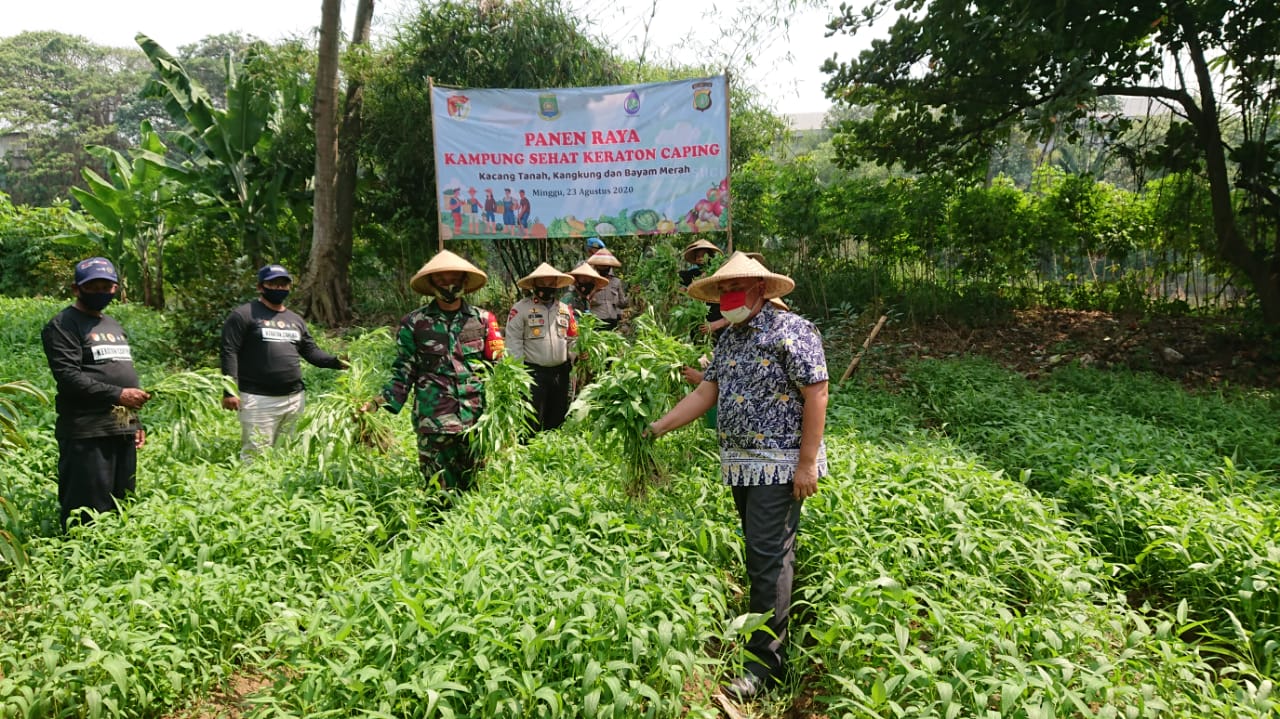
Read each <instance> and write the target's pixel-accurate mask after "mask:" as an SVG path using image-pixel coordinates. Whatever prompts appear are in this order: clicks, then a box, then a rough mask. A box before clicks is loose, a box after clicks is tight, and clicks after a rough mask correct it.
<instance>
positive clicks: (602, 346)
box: [573, 314, 627, 387]
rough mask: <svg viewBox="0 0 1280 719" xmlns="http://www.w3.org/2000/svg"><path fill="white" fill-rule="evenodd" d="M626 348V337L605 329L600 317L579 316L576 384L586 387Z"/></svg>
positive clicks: (575, 349)
mask: <svg viewBox="0 0 1280 719" xmlns="http://www.w3.org/2000/svg"><path fill="white" fill-rule="evenodd" d="M626 350H627V341H626V339H625V338H624V337H623V336H622V335H620V334H618V333H617V332H614V331H612V330H607V329H604V328H603V327H602V326H601V323H600V318H598V317H596V316H595V315H589V314H584V315H582V316H581V317H579V318H578V341H577V343H576V344H575V345H574V351H575V352H577V353H578V356H579V359H578V360H577V361H576V362H574V364H573V374H574V380H575V383H576V385H577V386H578V387H585V386H586V385H587V384H589V383H590V382H591V380H592V379H593V378H595V377H598V376H599V375H601V374H602V373H603V372H604V371H605V370H606V369H608V367H609V365H610V364H612V363H613V362H614V360H616V359H617V358H619V357H621V356H622V354H623V353H624V352H626Z"/></svg>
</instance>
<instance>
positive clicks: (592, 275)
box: [569, 262, 609, 290]
mask: <svg viewBox="0 0 1280 719" xmlns="http://www.w3.org/2000/svg"><path fill="white" fill-rule="evenodd" d="M569 274H570V275H573V277H574V278H575V279H576V278H580V277H586V278H587V279H589V280H591V281H592V282H594V283H595V285H596V289H597V290H603V289H604V288H606V287H608V286H609V278H607V277H601V276H600V273H599V272H596V268H594V267H592V266H591V263H589V262H583V263H582V264H580V265H578V266H577V267H575V268H573V269H572V270H569Z"/></svg>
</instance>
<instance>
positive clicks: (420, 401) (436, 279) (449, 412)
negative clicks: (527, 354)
mask: <svg viewBox="0 0 1280 719" xmlns="http://www.w3.org/2000/svg"><path fill="white" fill-rule="evenodd" d="M487 280H488V278H487V276H486V275H485V273H484V272H481V271H480V270H479V269H478V268H477V267H476V266H475V265H473V264H471V263H470V262H467V261H466V260H464V259H462V258H461V257H459V256H457V255H455V254H454V253H452V252H449V251H448V250H442V251H441V252H440V253H439V254H437V255H436V256H435V257H433V258H431V261H430V262H428V263H427V264H425V265H423V266H422V269H420V270H418V273H417V274H416V275H414V276H413V279H412V280H411V281H410V283H409V284H410V286H411V287H413V289H414V290H415V291H416V292H418V293H420V294H423V295H427V296H429V297H431V298H432V300H431V301H430V302H428V303H427V304H426V305H425V306H423V307H419V308H418V309H416V310H414V311H413V312H410V313H409V314H408V315H406V316H405V317H404V318H403V319H402V320H400V329H399V330H398V331H397V333H396V359H395V361H394V362H392V364H391V381H389V382H388V383H387V385H386V386H385V387H383V389H382V395H381V396H380V397H379V398H378V401H380V402H381V404H382V405H383V406H384V407H386V408H387V410H389V411H390V412H392V413H399V411H400V409H401V408H402V407H403V406H404V405H405V404H406V403H408V401H409V398H410V393H411V392H412V395H413V423H414V427H415V429H416V430H417V435H418V463H419V465H420V466H421V467H422V475H423V477H425V478H426V480H427V482H428V483H430V481H431V479H432V478H433V477H437V476H438V481H439V483H440V487H441V488H444V489H457V490H466V489H469V488H470V486H471V478H472V476H473V475H474V474H475V469H476V464H477V461H476V460H477V458H476V457H474V456H473V455H472V454H471V450H470V447H469V444H468V441H467V436H466V435H465V434H464V432H466V430H467V429H468V428H469V427H471V426H472V425H474V424H475V423H476V420H478V419H479V418H480V415H481V413H483V412H484V386H483V385H482V384H481V382H480V378H479V377H478V376H477V372H478V371H479V370H480V369H481V368H482V366H483V365H484V363H487V362H493V361H495V360H498V359H500V358H501V357H502V352H503V341H502V333H501V331H500V330H499V329H498V319H497V317H495V316H494V314H493V313H492V312H489V311H488V310H484V309H480V308H479V307H474V306H472V305H470V304H468V303H467V302H466V301H464V300H463V299H462V295H463V294H465V293H470V292H475V291H476V290H478V289H480V288H481V287H483V286H484V284H485V282H486V281H487Z"/></svg>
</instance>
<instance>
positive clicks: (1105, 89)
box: [824, 0, 1280, 322]
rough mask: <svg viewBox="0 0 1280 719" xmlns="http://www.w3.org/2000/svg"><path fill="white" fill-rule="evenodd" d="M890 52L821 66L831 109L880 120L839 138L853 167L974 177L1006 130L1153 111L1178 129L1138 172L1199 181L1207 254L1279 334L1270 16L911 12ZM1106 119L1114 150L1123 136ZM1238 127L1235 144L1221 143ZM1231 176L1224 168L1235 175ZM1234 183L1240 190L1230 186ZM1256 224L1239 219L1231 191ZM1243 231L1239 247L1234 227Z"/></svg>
mask: <svg viewBox="0 0 1280 719" xmlns="http://www.w3.org/2000/svg"><path fill="white" fill-rule="evenodd" d="M890 5H891V3H890V2H888V0H876V2H873V3H872V4H870V5H868V6H866V7H865V8H863V9H861V10H855V9H853V8H846V9H845V10H844V12H843V13H842V15H841V16H840V17H838V18H836V19H835V20H834V21H833V22H832V24H831V27H832V29H833V30H834V31H836V32H847V33H851V34H856V33H858V32H861V31H864V30H866V29H867V28H868V27H870V25H871V24H872V23H873V22H874V21H876V20H878V19H881V17H882V15H883V13H884V12H885V11H886V10H887V9H888V8H889V7H890ZM893 7H894V8H895V9H896V10H898V11H900V12H901V14H900V16H899V17H898V19H897V21H896V22H895V23H894V24H893V26H892V27H891V28H890V30H889V33H888V37H887V38H886V39H883V40H881V41H878V42H876V43H874V44H873V46H872V47H871V48H870V49H868V50H865V51H863V52H862V53H861V54H860V55H859V56H858V57H857V58H856V59H852V60H849V61H846V62H843V63H837V62H835V61H834V60H831V61H828V63H827V64H826V65H825V66H824V69H825V70H826V71H827V72H830V73H831V74H832V77H831V79H830V80H829V81H828V83H827V87H826V89H827V93H828V95H829V96H830V97H831V98H833V99H835V100H837V101H840V102H844V103H850V104H855V105H863V106H872V107H874V108H875V111H874V114H873V115H872V116H871V118H869V119H867V120H864V121H855V122H851V123H848V124H846V125H845V126H844V128H843V131H842V137H841V140H840V145H841V148H842V150H843V151H844V152H845V154H846V156H847V157H855V156H857V157H866V158H871V159H875V160H877V161H879V162H884V163H892V162H901V163H903V164H905V165H906V166H907V167H909V168H913V169H919V170H937V169H942V168H946V169H950V170H953V171H957V172H960V173H972V172H974V171H975V170H978V171H980V170H981V167H982V166H983V165H984V164H985V163H986V162H987V161H988V158H990V156H991V152H992V150H993V148H995V147H996V146H997V145H998V144H999V143H1001V142H1002V141H1004V140H1005V139H1006V138H1008V137H1009V135H1010V132H1011V130H1012V128H1014V127H1015V126H1022V127H1024V128H1028V129H1030V130H1031V131H1033V132H1034V133H1036V134H1037V136H1038V137H1040V138H1042V139H1047V138H1049V137H1051V136H1052V135H1053V133H1054V131H1055V129H1056V128H1066V129H1067V136H1068V138H1069V139H1075V137H1076V136H1077V135H1078V134H1079V131H1078V128H1079V127H1080V124H1078V123H1079V121H1081V120H1085V119H1091V118H1092V119H1095V120H1097V121H1099V122H1102V119H1103V116H1102V115H1098V114H1096V113H1097V108H1098V105H1097V99H1098V98H1099V97H1103V96H1108V95H1113V96H1121V97H1136V98H1148V99H1151V100H1154V101H1156V102H1159V103H1162V104H1164V105H1166V106H1167V107H1169V108H1170V109H1171V110H1172V111H1174V112H1175V113H1177V114H1178V115H1179V116H1180V118H1181V119H1180V121H1177V122H1174V123H1172V124H1170V126H1169V129H1168V132H1167V134H1166V136H1165V138H1164V141H1163V143H1162V145H1161V146H1160V147H1158V148H1157V149H1156V150H1154V151H1151V152H1148V153H1146V155H1145V156H1144V158H1143V159H1144V160H1146V161H1149V162H1158V163H1159V164H1160V165H1161V166H1162V167H1164V168H1166V169H1171V170H1191V171H1196V172H1199V173H1201V174H1203V176H1204V177H1205V178H1206V180H1207V182H1208V186H1209V196H1210V199H1211V207H1212V210H1213V219H1214V237H1213V240H1214V241H1213V243H1212V245H1210V246H1209V247H1206V248H1205V251H1206V252H1208V253H1210V254H1213V255H1215V256H1217V257H1218V258H1220V259H1221V260H1222V261H1224V262H1226V263H1227V264H1229V265H1230V266H1231V267H1233V268H1234V269H1235V270H1236V271H1238V272H1239V273H1240V274H1242V275H1244V276H1245V277H1247V278H1248V279H1249V281H1250V282H1251V284H1252V286H1253V290H1254V292H1255V293H1256V295H1257V298H1258V301H1259V303H1260V305H1261V307H1262V310H1263V313H1264V315H1265V316H1266V318H1267V319H1268V320H1269V321H1271V322H1280V247H1278V246H1277V244H1276V243H1277V242H1280V239H1278V238H1280V235H1277V233H1275V232H1274V230H1272V231H1270V232H1267V231H1266V228H1268V227H1270V228H1274V227H1275V222H1276V218H1277V217H1280V194H1277V193H1276V192H1275V190H1274V188H1275V186H1276V185H1277V176H1278V173H1280V140H1278V139H1277V136H1276V132H1277V129H1276V126H1275V122H1274V119H1275V108H1276V100H1277V99H1280V85H1278V84H1277V83H1278V82H1280V79H1278V77H1277V73H1276V65H1275V48H1276V33H1275V26H1274V23H1273V21H1272V20H1268V19H1267V18H1270V17H1272V15H1274V11H1275V5H1274V3H1225V2H1219V1H1218V0H1190V1H1188V2H1182V3H1175V4H1168V3H1163V2H1156V1H1155V0H1141V1H1140V2H1137V3H1120V2H1115V0H1092V1H1090V2H1074V3H1061V2H1054V1H1050V0H1017V1H1015V2H1011V3H1010V2H986V1H982V2H977V3H973V2H954V1H951V0H946V1H943V2H932V3H926V2H925V0H910V1H909V2H905V3H897V4H895V5H893ZM1128 124H1129V123H1128V122H1127V121H1125V120H1124V119H1122V118H1114V117H1112V118H1111V121H1109V122H1108V123H1107V124H1106V127H1105V128H1104V129H1106V130H1107V131H1108V132H1109V133H1110V134H1111V135H1112V136H1118V135H1119V134H1120V133H1122V132H1123V131H1124V130H1126V129H1127V127H1128ZM1237 124H1238V125H1239V126H1240V127H1241V131H1240V133H1239V134H1238V135H1236V134H1235V133H1233V132H1227V131H1226V130H1225V129H1224V128H1226V127H1228V126H1232V125H1237ZM1231 163H1234V164H1231ZM1233 175H1234V177H1233ZM1233 185H1234V187H1235V188H1238V189H1239V190H1240V191H1242V193H1243V195H1244V199H1243V200H1242V202H1243V203H1244V204H1246V205H1247V206H1248V207H1249V208H1250V209H1251V210H1252V213H1251V214H1248V215H1238V213H1237V207H1236V200H1235V199H1233V197H1232V187H1233ZM1242 218H1245V219H1247V220H1248V221H1249V223H1248V224H1247V225H1246V228H1245V229H1246V230H1248V232H1242V231H1241V225H1240V220H1241V219H1242Z"/></svg>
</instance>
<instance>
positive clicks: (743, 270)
mask: <svg viewBox="0 0 1280 719" xmlns="http://www.w3.org/2000/svg"><path fill="white" fill-rule="evenodd" d="M742 279H746V280H756V279H759V280H764V297H765V299H767V300H768V299H773V298H774V297H782V296H783V295H785V294H787V293H789V292H791V290H794V289H795V288H796V283H795V281H794V280H792V279H791V278H790V277H787V276H786V275H779V274H776V273H774V272H770V271H769V270H766V269H765V268H764V265H762V264H760V263H759V262H756V261H755V260H753V259H751V258H750V257H747V256H746V255H744V254H742V253H741V252H735V253H733V254H732V255H730V256H729V259H727V260H725V263H724V264H723V265H721V267H720V269H718V270H716V271H715V274H713V275H711V276H710V277H703V278H701V279H698V280H695V281H694V282H693V283H692V284H690V285H689V296H690V297H692V298H694V299H696V300H702V301H703V302H719V301H720V283H721V282H726V281H728V280H742Z"/></svg>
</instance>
